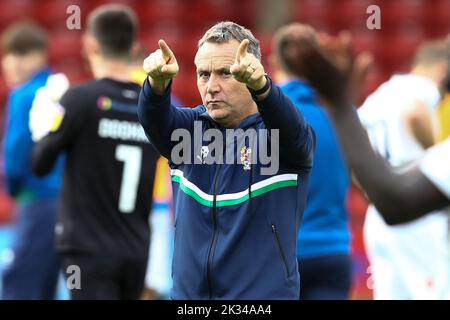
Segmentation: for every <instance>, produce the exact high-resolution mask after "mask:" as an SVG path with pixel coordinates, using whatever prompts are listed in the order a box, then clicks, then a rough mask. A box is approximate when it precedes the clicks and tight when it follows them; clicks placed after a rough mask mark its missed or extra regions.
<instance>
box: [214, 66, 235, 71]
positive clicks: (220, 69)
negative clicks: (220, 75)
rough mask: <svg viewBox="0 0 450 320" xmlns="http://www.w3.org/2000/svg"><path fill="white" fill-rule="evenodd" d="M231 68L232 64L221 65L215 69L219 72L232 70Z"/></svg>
mask: <svg viewBox="0 0 450 320" xmlns="http://www.w3.org/2000/svg"><path fill="white" fill-rule="evenodd" d="M230 68H231V66H228V67H220V68H217V69H215V71H217V72H230Z"/></svg>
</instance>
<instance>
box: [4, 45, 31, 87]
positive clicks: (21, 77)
mask: <svg viewBox="0 0 450 320" xmlns="http://www.w3.org/2000/svg"><path fill="white" fill-rule="evenodd" d="M2 75H3V78H4V79H5V83H6V85H7V86H8V87H9V88H14V87H16V86H18V85H20V84H22V83H24V82H25V81H26V79H27V76H28V75H27V74H26V70H24V64H23V56H21V55H19V54H14V53H8V54H5V55H4V56H3V57H2Z"/></svg>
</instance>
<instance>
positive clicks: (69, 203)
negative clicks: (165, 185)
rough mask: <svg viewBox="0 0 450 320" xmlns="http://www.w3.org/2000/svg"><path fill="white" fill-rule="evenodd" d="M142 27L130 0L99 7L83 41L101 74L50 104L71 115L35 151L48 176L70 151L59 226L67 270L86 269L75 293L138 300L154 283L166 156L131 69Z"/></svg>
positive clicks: (36, 163) (38, 168) (37, 168)
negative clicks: (151, 265) (160, 167)
mask: <svg viewBox="0 0 450 320" xmlns="http://www.w3.org/2000/svg"><path fill="white" fill-rule="evenodd" d="M137 28H138V21H137V17H136V15H135V13H134V12H133V11H132V10H131V9H130V8H129V7H127V6H123V5H104V6H101V7H98V8H97V9H95V10H94V11H93V12H91V13H90V14H89V16H88V17H87V24H86V29H85V30H86V31H85V33H84V35H83V39H82V40H83V48H84V50H85V53H86V56H87V58H88V61H89V64H90V67H91V70H92V72H93V74H94V78H95V80H93V81H89V82H86V83H84V84H80V85H78V86H75V87H72V88H70V89H69V90H68V91H67V92H66V94H65V95H64V96H63V97H62V98H61V101H60V103H57V104H50V105H51V106H52V108H53V111H54V112H53V114H51V113H50V112H48V113H47V114H46V117H47V118H54V117H55V115H56V116H59V117H61V121H59V122H58V123H59V125H58V126H57V127H56V128H54V129H53V130H52V131H53V132H47V133H48V134H44V135H42V136H39V137H37V139H38V140H39V142H38V143H37V144H36V145H35V148H34V150H33V155H32V167H33V170H34V172H36V173H37V174H38V175H43V174H46V173H47V172H48V171H49V170H51V168H52V167H53V165H54V164H55V159H56V158H57V156H58V155H59V154H61V153H63V152H65V153H66V156H67V162H66V166H65V168H64V176H63V185H62V190H61V205H60V208H59V219H58V224H57V228H56V231H57V248H58V251H59V252H60V253H61V257H62V263H63V267H64V270H66V269H67V268H68V267H69V266H72V265H75V266H78V267H79V268H80V272H81V273H80V276H81V277H80V282H79V284H80V287H78V288H77V287H74V288H72V289H71V291H70V294H71V298H72V299H113V300H115V299H138V298H139V297H140V295H141V293H142V289H143V287H144V278H145V272H146V267H147V257H148V248H149V241H150V229H149V213H150V209H151V205H152V189H153V182H154V175H155V166H156V162H157V159H158V157H159V154H158V153H157V152H156V151H155V150H154V149H153V148H152V146H151V145H149V142H148V140H147V138H146V136H145V133H144V131H143V129H142V127H141V126H140V124H139V122H138V118H137V102H138V96H139V91H140V88H141V87H140V86H139V85H137V84H136V83H133V82H132V81H131V77H130V72H129V70H130V63H131V48H132V46H133V43H134V41H135V38H136V34H137ZM33 109H34V107H33ZM40 110H41V108H39V106H38V105H37V106H36V110H32V114H35V115H36V117H35V118H34V117H31V119H30V123H31V125H32V127H33V123H35V122H36V125H35V127H38V124H39V123H42V121H39V120H40V119H39V117H38V115H39V113H40V112H39V111H40ZM47 131H49V130H47Z"/></svg>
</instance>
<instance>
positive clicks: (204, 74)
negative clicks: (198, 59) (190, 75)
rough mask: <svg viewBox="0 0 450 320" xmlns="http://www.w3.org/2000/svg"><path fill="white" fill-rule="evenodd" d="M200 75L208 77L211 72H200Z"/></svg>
mask: <svg viewBox="0 0 450 320" xmlns="http://www.w3.org/2000/svg"><path fill="white" fill-rule="evenodd" d="M198 76H199V77H200V78H206V77H209V73H208V72H199V74H198Z"/></svg>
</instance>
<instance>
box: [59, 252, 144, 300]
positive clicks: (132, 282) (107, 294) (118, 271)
mask: <svg viewBox="0 0 450 320" xmlns="http://www.w3.org/2000/svg"><path fill="white" fill-rule="evenodd" d="M61 259H62V265H63V273H64V275H65V276H66V282H68V284H69V292H70V295H71V299H72V300H134V299H139V297H140V295H141V293H142V290H143V288H144V281H145V273H146V269H147V256H146V255H145V256H143V257H137V258H133V259H131V258H122V257H118V256H117V255H101V254H92V253H64V254H62V255H61ZM70 266H76V267H78V268H79V271H80V272H79V274H80V277H79V286H80V288H79V289H77V288H76V284H77V281H76V279H75V278H74V277H73V276H75V274H76V271H74V270H75V268H73V267H72V268H71V269H68V268H69V267H70ZM68 270H69V271H70V272H67V271H68Z"/></svg>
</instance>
